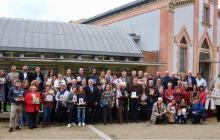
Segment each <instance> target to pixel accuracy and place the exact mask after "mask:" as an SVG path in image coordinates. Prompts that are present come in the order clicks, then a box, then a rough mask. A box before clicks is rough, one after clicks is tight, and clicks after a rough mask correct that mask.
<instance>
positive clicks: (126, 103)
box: [121, 83, 129, 123]
mask: <svg viewBox="0 0 220 140" xmlns="http://www.w3.org/2000/svg"><path fill="white" fill-rule="evenodd" d="M128 90H129V87H127V86H126V83H121V91H122V93H124V104H123V116H124V121H125V123H128V118H129V91H128Z"/></svg>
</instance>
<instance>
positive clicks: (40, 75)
mask: <svg viewBox="0 0 220 140" xmlns="http://www.w3.org/2000/svg"><path fill="white" fill-rule="evenodd" d="M37 77H38V76H37V73H34V74H33V75H32V78H33V79H32V80H37V79H36V78H37ZM39 77H40V79H41V82H40V84H39V91H40V92H42V91H43V89H44V75H43V74H42V73H40V74H39Z"/></svg>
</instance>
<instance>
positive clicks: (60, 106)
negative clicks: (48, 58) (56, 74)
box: [55, 83, 70, 125]
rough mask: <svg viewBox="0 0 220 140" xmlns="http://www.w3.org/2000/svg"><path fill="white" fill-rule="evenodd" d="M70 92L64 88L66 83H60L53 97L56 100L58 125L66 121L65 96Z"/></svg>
mask: <svg viewBox="0 0 220 140" xmlns="http://www.w3.org/2000/svg"><path fill="white" fill-rule="evenodd" d="M69 94H70V92H69V91H68V90H67V88H66V84H64V83H61V84H60V89H59V90H58V92H57V94H56V96H55V99H56V101H57V106H56V111H57V119H58V122H59V125H61V124H62V123H63V122H64V123H66V122H67V106H66V105H67V98H68V96H69Z"/></svg>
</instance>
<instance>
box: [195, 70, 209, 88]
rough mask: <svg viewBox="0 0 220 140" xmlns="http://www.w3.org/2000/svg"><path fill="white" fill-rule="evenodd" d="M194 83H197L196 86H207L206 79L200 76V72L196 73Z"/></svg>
mask: <svg viewBox="0 0 220 140" xmlns="http://www.w3.org/2000/svg"><path fill="white" fill-rule="evenodd" d="M196 83H197V87H200V86H204V87H205V88H206V87H207V83H206V80H205V79H203V78H202V74H201V73H197V78H196Z"/></svg>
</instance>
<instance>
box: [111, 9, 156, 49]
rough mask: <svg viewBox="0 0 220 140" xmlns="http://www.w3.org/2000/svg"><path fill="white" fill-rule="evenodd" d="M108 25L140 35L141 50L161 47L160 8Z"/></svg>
mask: <svg viewBox="0 0 220 140" xmlns="http://www.w3.org/2000/svg"><path fill="white" fill-rule="evenodd" d="M107 26H110V27H113V28H118V29H121V30H123V31H125V32H127V33H128V34H131V33H135V34H137V35H138V36H140V41H138V42H137V44H138V46H139V47H140V49H141V50H143V51H147V52H152V51H158V50H159V48H160V42H159V37H160V10H159V9H158V10H154V11H151V12H149V13H145V14H142V15H138V16H135V17H131V18H128V19H125V20H121V21H119V22H115V23H112V24H109V25H107Z"/></svg>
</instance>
